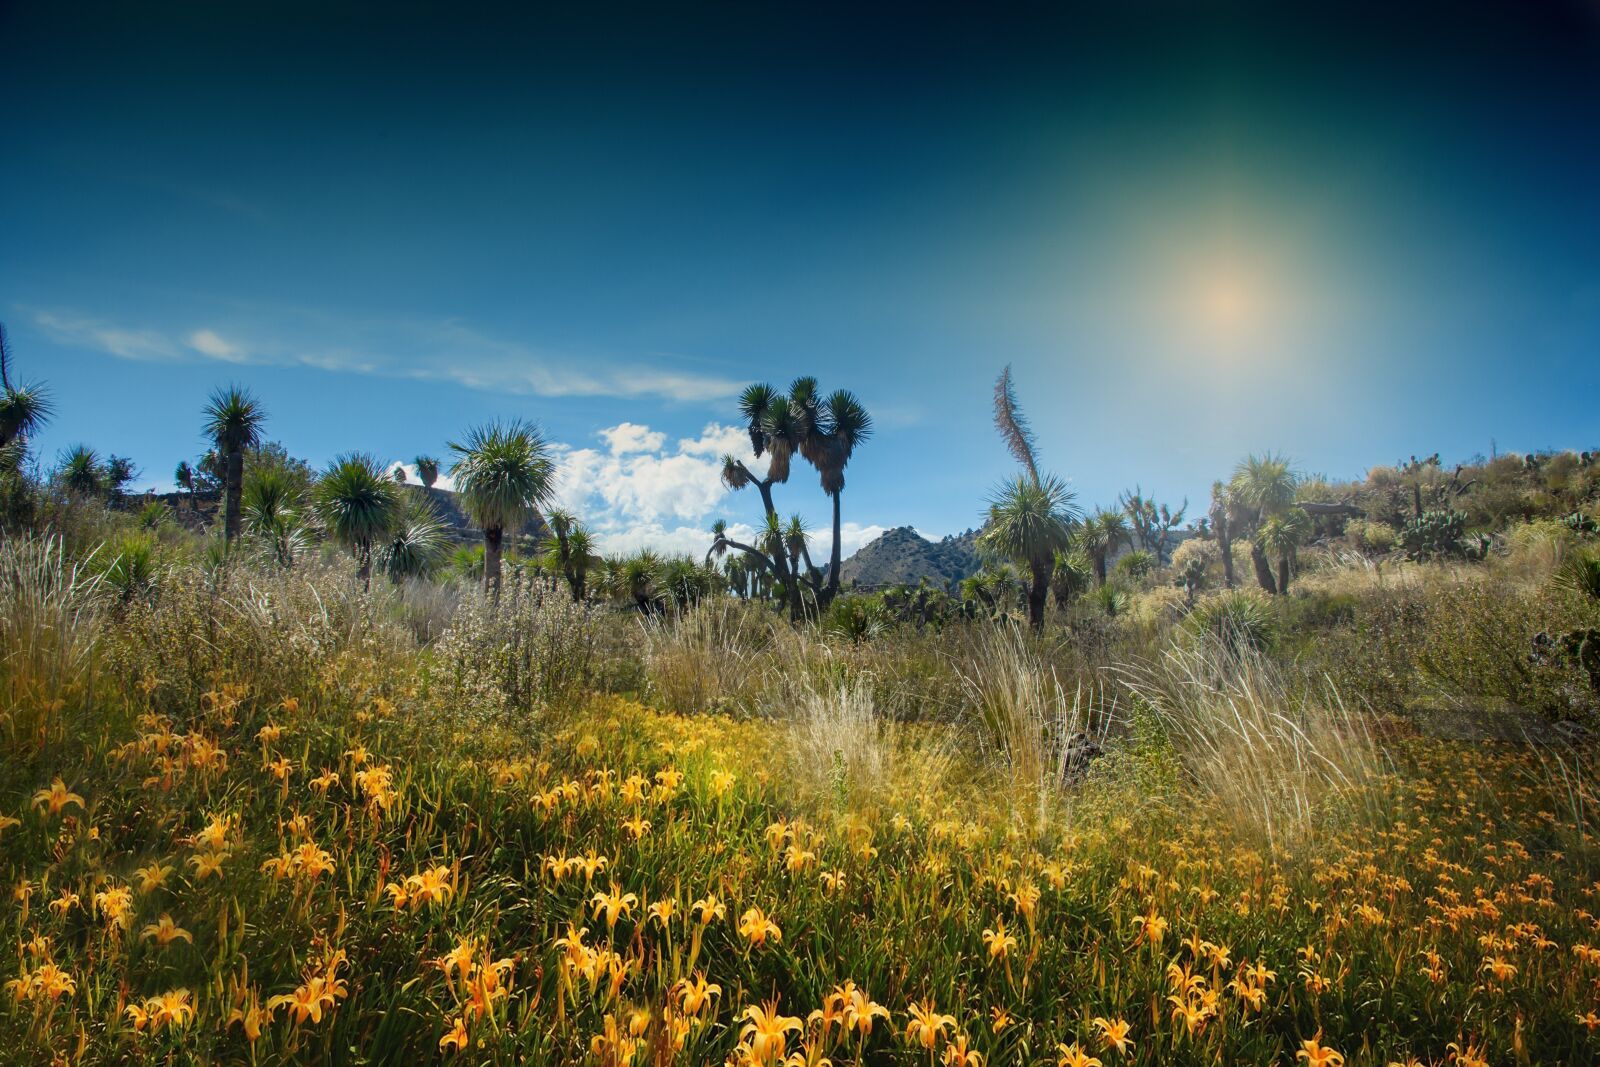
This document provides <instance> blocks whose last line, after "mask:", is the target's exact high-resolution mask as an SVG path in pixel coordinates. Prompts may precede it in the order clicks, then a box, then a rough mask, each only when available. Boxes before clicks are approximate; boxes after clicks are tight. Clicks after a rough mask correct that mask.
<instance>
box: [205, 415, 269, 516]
mask: <svg viewBox="0 0 1600 1067" xmlns="http://www.w3.org/2000/svg"><path fill="white" fill-rule="evenodd" d="M205 415H206V421H205V428H204V431H205V435H206V437H207V438H208V439H209V440H211V441H213V442H215V443H216V446H217V452H218V453H220V454H221V456H222V459H223V470H222V499H223V511H222V515H223V518H222V535H223V537H224V538H225V539H227V540H228V541H229V542H232V541H233V540H234V539H235V538H237V537H238V536H239V533H240V530H241V519H242V513H243V508H242V504H241V497H242V495H243V493H244V453H245V450H246V449H250V448H254V447H256V446H257V445H259V444H260V443H261V426H262V424H263V423H265V422H266V418H267V413H266V411H265V410H264V409H263V408H262V406H261V402H260V401H259V400H257V399H256V398H255V397H254V396H253V395H252V394H251V393H250V391H249V390H248V389H244V388H242V387H240V386H237V385H230V386H227V387H226V388H221V389H218V390H216V391H215V392H214V393H212V394H211V400H210V401H209V402H208V403H207V404H206V410H205Z"/></svg>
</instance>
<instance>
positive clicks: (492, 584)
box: [483, 526, 505, 600]
mask: <svg viewBox="0 0 1600 1067" xmlns="http://www.w3.org/2000/svg"><path fill="white" fill-rule="evenodd" d="M504 533H505V531H503V530H501V529H500V527H498V526H485V527H484V528H483V591H484V592H485V593H488V594H489V596H491V597H492V598H494V599H495V600H499V599H500V541H501V538H502V537H503V535H504Z"/></svg>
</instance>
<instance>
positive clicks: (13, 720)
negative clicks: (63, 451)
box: [0, 535, 104, 741]
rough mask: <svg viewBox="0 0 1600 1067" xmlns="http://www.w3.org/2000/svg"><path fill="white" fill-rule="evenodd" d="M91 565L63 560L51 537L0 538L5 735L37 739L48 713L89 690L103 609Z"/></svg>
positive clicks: (0, 680)
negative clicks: (31, 735) (28, 736)
mask: <svg viewBox="0 0 1600 1067" xmlns="http://www.w3.org/2000/svg"><path fill="white" fill-rule="evenodd" d="M93 564H94V559H93V557H90V558H89V559H88V560H85V561H74V560H71V559H69V558H68V556H67V554H66V552H65V551H64V548H63V544H62V539H61V538H60V537H59V536H53V535H44V536H34V535H23V536H20V537H8V538H5V539H4V540H0V701H3V706H0V712H3V714H4V716H5V725H6V727H7V729H8V730H9V731H10V732H11V734H12V736H13V737H15V736H27V735H29V734H33V735H36V736H37V737H38V738H39V739H40V741H43V739H44V737H45V732H44V731H45V730H46V728H47V726H48V723H49V721H50V718H51V716H52V715H53V714H54V713H55V712H57V711H59V710H61V708H62V707H63V706H65V705H66V704H67V703H69V702H80V701H83V700H86V699H87V698H88V697H89V695H90V693H91V692H92V690H93V687H94V684H95V679H96V657H95V652H96V649H97V648H98V644H99V638H100V633H101V623H102V617H103V614H104V606H103V600H102V598H101V597H100V595H99V589H100V584H101V578H100V576H99V574H98V573H97V569H96V568H95V567H94V566H93Z"/></svg>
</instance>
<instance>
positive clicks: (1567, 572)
mask: <svg viewBox="0 0 1600 1067" xmlns="http://www.w3.org/2000/svg"><path fill="white" fill-rule="evenodd" d="M1556 581H1557V582H1558V583H1559V584H1560V585H1561V587H1562V588H1564V589H1569V590H1571V591H1572V592H1574V593H1577V594H1579V595H1580V596H1582V597H1584V598H1586V599H1588V600H1590V601H1592V602H1594V603H1595V604H1600V555H1595V554H1593V553H1584V554H1582V555H1575V556H1573V557H1572V558H1571V559H1569V560H1567V562H1566V563H1564V564H1563V565H1562V567H1561V570H1560V571H1559V572H1557V574H1556Z"/></svg>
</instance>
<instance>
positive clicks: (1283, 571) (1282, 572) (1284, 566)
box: [1278, 552, 1289, 593]
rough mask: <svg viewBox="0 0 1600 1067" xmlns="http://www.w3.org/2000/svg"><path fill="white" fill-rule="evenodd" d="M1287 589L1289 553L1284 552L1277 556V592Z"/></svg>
mask: <svg viewBox="0 0 1600 1067" xmlns="http://www.w3.org/2000/svg"><path fill="white" fill-rule="evenodd" d="M1288 591H1289V553H1287V552H1285V553H1283V554H1282V555H1280V556H1279V557H1278V592H1279V593H1287V592H1288Z"/></svg>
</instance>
